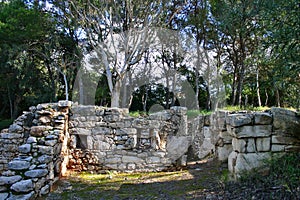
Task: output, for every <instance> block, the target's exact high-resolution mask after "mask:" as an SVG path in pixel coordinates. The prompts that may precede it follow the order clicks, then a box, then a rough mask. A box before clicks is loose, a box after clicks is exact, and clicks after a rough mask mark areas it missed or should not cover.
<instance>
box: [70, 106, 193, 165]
mask: <svg viewBox="0 0 300 200" xmlns="http://www.w3.org/2000/svg"><path fill="white" fill-rule="evenodd" d="M71 112H72V116H71V118H70V123H69V124H70V133H71V142H70V152H71V153H70V156H69V159H70V164H69V168H70V169H73V170H78V171H81V170H89V169H100V167H101V168H102V169H115V170H119V171H138V170H144V171H147V170H150V171H156V170H157V169H161V168H162V167H165V168H166V167H169V166H170V165H171V164H170V162H171V160H173V159H169V158H165V157H167V155H171V154H168V153H167V152H166V151H167V147H166V144H167V137H168V136H170V137H173V136H179V135H184V136H182V137H186V135H187V130H186V125H185V127H184V128H181V125H180V124H186V121H184V117H186V108H180V107H175V108H172V109H171V110H168V111H162V112H159V113H156V114H153V115H150V116H149V117H145V118H142V117H139V118H133V117H130V116H129V115H128V109H118V108H105V107H98V106H82V105H73V107H72V110H71ZM182 119H183V122H182ZM174 145H175V144H174ZM176 145H178V146H179V145H180V144H176ZM184 148H186V151H187V148H188V147H186V146H184ZM152 151H153V152H154V154H152ZM156 151H157V152H160V153H159V156H157V155H156V154H155V152H156ZM144 152H146V153H144ZM87 155H89V158H87ZM162 155H163V157H164V158H162V157H161V156H162ZM176 156H177V155H176ZM133 157H135V158H136V159H133ZM148 157H149V158H148ZM155 167H157V169H155Z"/></svg>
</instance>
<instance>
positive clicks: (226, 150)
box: [216, 144, 233, 162]
mask: <svg viewBox="0 0 300 200" xmlns="http://www.w3.org/2000/svg"><path fill="white" fill-rule="evenodd" d="M232 151H233V149H232V145H231V144H225V145H224V146H222V147H220V146H219V147H217V149H216V153H217V158H218V160H219V161H221V162H225V161H227V160H228V156H229V154H230V153H231V152H232Z"/></svg>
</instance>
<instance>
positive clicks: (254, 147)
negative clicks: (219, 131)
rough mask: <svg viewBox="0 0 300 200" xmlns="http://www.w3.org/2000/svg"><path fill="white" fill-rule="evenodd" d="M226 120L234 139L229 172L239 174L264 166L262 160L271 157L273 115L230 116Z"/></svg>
mask: <svg viewBox="0 0 300 200" xmlns="http://www.w3.org/2000/svg"><path fill="white" fill-rule="evenodd" d="M226 120H227V130H228V132H229V133H230V135H231V136H232V137H233V139H232V148H233V152H232V153H231V154H230V155H229V158H228V168H229V170H230V171H231V172H233V173H235V174H239V173H241V172H243V171H248V170H251V169H253V168H256V167H259V166H260V165H262V164H263V163H262V160H265V159H267V158H269V157H270V154H269V153H268V152H269V151H270V149H271V140H270V136H271V134H272V115H271V113H268V112H264V113H249V114H230V115H228V117H227V119H226Z"/></svg>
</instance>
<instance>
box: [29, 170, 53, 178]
mask: <svg viewBox="0 0 300 200" xmlns="http://www.w3.org/2000/svg"><path fill="white" fill-rule="evenodd" d="M47 174H48V170H46V169H34V170H30V171H27V172H25V176H27V177H30V178H40V177H43V176H45V175H47Z"/></svg>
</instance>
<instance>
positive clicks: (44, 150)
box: [38, 145, 54, 155]
mask: <svg viewBox="0 0 300 200" xmlns="http://www.w3.org/2000/svg"><path fill="white" fill-rule="evenodd" d="M38 148H39V153H41V154H48V155H53V154H54V150H53V147H51V146H41V145H39V146H38Z"/></svg>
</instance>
